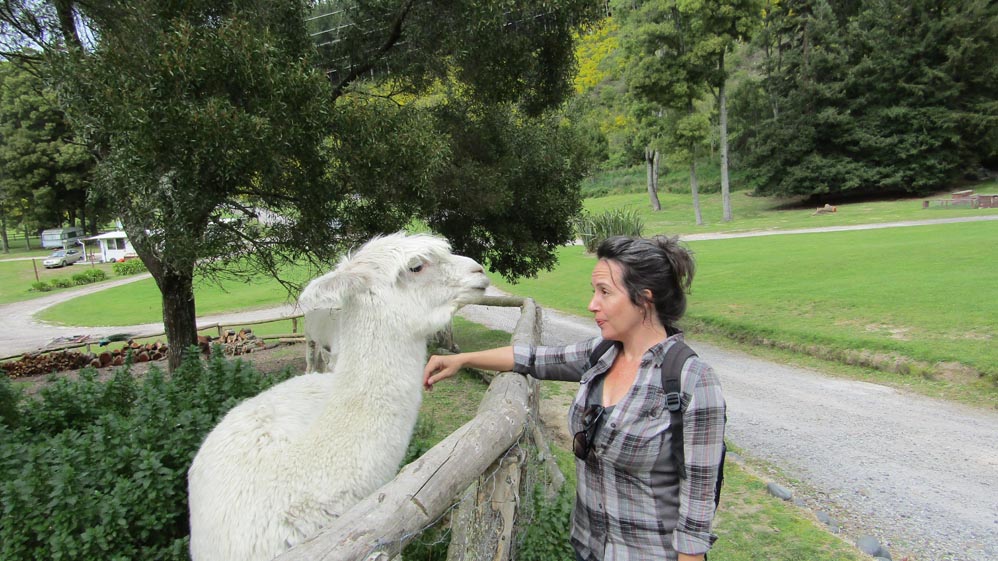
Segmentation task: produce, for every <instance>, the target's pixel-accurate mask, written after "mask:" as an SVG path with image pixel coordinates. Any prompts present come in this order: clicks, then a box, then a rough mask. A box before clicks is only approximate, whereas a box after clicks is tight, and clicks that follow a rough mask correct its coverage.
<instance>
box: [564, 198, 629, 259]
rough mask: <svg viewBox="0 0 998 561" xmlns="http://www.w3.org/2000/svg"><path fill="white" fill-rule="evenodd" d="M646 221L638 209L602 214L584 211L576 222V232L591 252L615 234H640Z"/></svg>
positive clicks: (610, 211) (611, 211)
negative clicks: (642, 218) (639, 214)
mask: <svg viewBox="0 0 998 561" xmlns="http://www.w3.org/2000/svg"><path fill="white" fill-rule="evenodd" d="M644 228H645V225H644V221H642V220H641V217H640V216H638V211H637V210H633V209H632V210H608V211H606V212H603V213H601V214H596V215H593V214H589V213H584V214H583V215H582V216H581V217H580V218H579V219H578V220H576V222H575V232H576V234H578V236H579V238H580V239H581V240H582V244H583V245H584V246H585V247H586V251H588V252H589V253H595V252H596V249H597V248H598V247H599V245H600V244H601V243H603V240H605V239H607V238H611V237H613V236H640V235H641V232H642V231H643V230H644Z"/></svg>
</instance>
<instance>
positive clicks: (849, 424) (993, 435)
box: [460, 306, 998, 561]
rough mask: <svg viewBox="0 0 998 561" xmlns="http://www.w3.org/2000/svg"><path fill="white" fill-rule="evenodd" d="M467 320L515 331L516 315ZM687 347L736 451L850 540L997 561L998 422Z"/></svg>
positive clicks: (476, 314)
mask: <svg viewBox="0 0 998 561" xmlns="http://www.w3.org/2000/svg"><path fill="white" fill-rule="evenodd" d="M460 315H462V316H463V317H465V318H467V319H469V320H472V321H474V322H476V323H482V324H484V325H487V326H489V327H491V328H493V329H502V330H505V331H512V329H513V326H514V324H515V321H516V318H517V317H518V315H519V311H518V310H516V309H515V308H500V307H490V306H467V307H465V308H464V309H463V310H462V311H461V312H460ZM543 316H544V331H543V337H542V341H543V342H544V343H545V344H560V343H567V342H572V341H577V340H579V339H582V338H586V337H591V336H594V335H596V334H597V333H598V330H597V329H596V326H595V324H594V323H593V322H592V321H591V320H590V319H588V318H579V317H574V316H570V315H566V314H562V313H558V312H554V311H552V310H544V312H543ZM690 344H691V346H693V347H694V348H695V349H696V350H697V351H698V353H699V354H700V356H702V357H703V358H704V359H705V360H706V361H707V362H709V363H710V364H711V365H712V366H713V367H714V368H715V369H716V370H717V372H718V374H719V375H720V377H721V381H722V383H723V384H724V394H725V398H726V399H727V402H728V431H727V434H728V438H729V439H730V441H731V442H733V443H734V444H736V445H737V446H738V447H739V448H741V449H742V450H744V453H745V455H747V456H751V457H754V458H758V459H761V460H764V461H766V462H768V463H770V464H772V465H773V466H774V467H776V468H778V469H779V470H781V471H782V473H783V475H784V476H785V477H786V480H784V481H782V482H781V483H783V484H784V485H786V486H788V487H790V488H791V489H793V491H794V494H795V497H796V498H801V499H803V500H804V502H805V503H806V504H807V506H808V507H809V508H810V509H811V510H813V511H815V512H817V511H824V512H827V513H830V514H831V516H832V517H833V518H834V519H835V520H836V521H837V522H838V524H839V526H840V527H841V528H842V530H843V532H844V534H845V537H846V538H847V539H849V540H850V541H854V540H855V539H856V538H858V537H859V536H861V535H865V534H869V535H873V536H875V537H877V538H878V539H879V540H880V543H881V544H882V545H884V547H886V548H888V549H889V550H890V551H891V554H892V555H893V558H894V559H895V560H899V559H902V558H904V557H907V558H908V559H909V561H957V560H959V561H996V560H998V413H996V412H993V411H985V410H979V409H973V408H969V407H964V406H961V405H956V404H953V403H949V402H946V401H940V400H934V399H929V398H926V397H922V396H919V395H915V394H911V393H907V392H903V391H898V390H895V389H892V388H888V387H885V386H880V385H876V384H870V383H866V382H857V381H852V380H846V379H840V378H833V377H829V376H827V375H824V374H822V373H820V372H817V371H814V370H809V369H805V368H797V367H790V366H784V365H781V364H777V363H773V362H769V361H766V360H761V359H757V358H754V357H752V356H750V355H747V354H744V353H741V352H737V351H731V350H728V349H723V348H720V347H716V346H714V345H710V344H707V343H702V342H698V341H690ZM787 481H799V482H800V483H798V484H796V485H794V484H792V483H788V482H787Z"/></svg>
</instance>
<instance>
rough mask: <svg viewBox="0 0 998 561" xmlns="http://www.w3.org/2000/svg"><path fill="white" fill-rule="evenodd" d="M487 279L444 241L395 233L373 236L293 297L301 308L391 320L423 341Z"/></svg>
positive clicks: (478, 293)
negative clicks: (388, 318)
mask: <svg viewBox="0 0 998 561" xmlns="http://www.w3.org/2000/svg"><path fill="white" fill-rule="evenodd" d="M488 285H489V280H488V277H486V276H485V271H484V269H483V268H482V266H481V265H480V264H478V263H477V262H476V261H474V260H473V259H469V258H467V257H463V256H460V255H454V254H452V253H451V252H450V245H449V244H448V243H447V241H446V240H444V239H441V238H438V237H435V236H430V235H425V234H415V235H407V234H405V233H402V232H399V233H396V234H391V235H387V236H382V237H376V238H374V239H372V240H370V241H368V242H367V243H365V244H364V245H363V246H361V248H360V249H358V250H357V251H355V252H353V253H351V254H349V255H347V256H346V257H344V258H343V259H342V260H341V261H340V263H339V265H337V267H336V268H335V269H334V270H332V271H331V272H329V273H326V274H325V275H322V276H321V277H318V278H316V279H314V280H313V281H312V282H310V283H309V284H308V285H307V286H306V287H305V289H304V290H303V291H302V293H301V296H300V297H299V298H298V303H299V305H300V306H301V308H302V310H304V311H306V312H309V311H312V310H319V309H328V310H333V312H334V313H343V312H346V311H348V310H349V311H354V312H357V313H359V314H366V315H368V316H380V315H384V316H390V317H391V318H392V321H393V322H402V324H401V325H398V324H393V325H391V326H389V327H391V328H392V329H402V330H406V331H408V332H412V333H413V334H414V335H418V336H420V337H426V336H429V335H431V334H433V333H434V332H436V331H438V330H440V329H441V328H443V327H444V326H446V325H447V323H448V322H449V321H450V318H451V316H452V315H453V314H454V312H455V311H456V310H457V308H458V307H460V306H461V305H462V304H466V303H468V302H472V301H474V300H476V299H477V298H479V297H480V296H481V295H482V294H484V292H485V288H486V287H487V286H488Z"/></svg>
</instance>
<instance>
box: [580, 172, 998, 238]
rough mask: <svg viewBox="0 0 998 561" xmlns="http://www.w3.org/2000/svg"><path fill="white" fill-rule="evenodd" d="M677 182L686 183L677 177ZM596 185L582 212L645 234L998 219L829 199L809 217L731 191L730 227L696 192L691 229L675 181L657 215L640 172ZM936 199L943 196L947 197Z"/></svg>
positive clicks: (689, 210)
mask: <svg viewBox="0 0 998 561" xmlns="http://www.w3.org/2000/svg"><path fill="white" fill-rule="evenodd" d="M670 177H671V175H670ZM677 177H678V176H677ZM678 178H679V179H681V180H683V181H688V180H686V179H685V178H683V177H678ZM596 181H602V184H603V185H604V187H603V189H602V190H604V191H608V192H609V193H610V194H608V195H605V196H600V197H591V198H587V199H586V200H585V202H584V203H583V204H584V207H585V209H586V210H587V211H588V212H591V213H593V214H598V213H601V212H606V211H608V210H614V209H624V210H635V211H637V213H638V216H639V217H640V218H641V219H642V220H643V221H644V224H645V235H651V234H669V235H675V234H700V233H716V232H731V233H734V232H751V231H765V230H794V229H799V228H820V227H826V226H847V225H855V224H875V223H881V222H898V221H908V220H930V219H934V218H955V217H965V216H986V215H998V208H990V209H970V208H965V207H946V208H943V207H930V208H928V209H923V208H922V199H917V198H909V199H892V200H883V201H867V202H859V203H848V202H846V203H839V202H837V201H836V200H835V199H834V198H832V199H829V200H828V201H823V202H822V204H823V203H824V202H828V203H829V204H832V205H835V206H836V207H837V208H838V212H836V213H834V214H819V215H816V216H812V214H813V213H814V210H815V209H814V207H811V206H808V207H806V208H802V207H800V206H795V205H799V202H798V201H797V200H795V199H780V198H773V197H750V196H747V194H746V193H747V191H734V192H732V194H731V208H732V215H733V217H734V219H733V220H732V221H730V222H723V221H722V216H723V213H722V204H721V194H720V193H717V192H714V193H700V210H701V213H702V215H703V219H704V225H702V226H697V225H696V223H695V221H694V213H693V201H692V198H691V196H690V193H689V187H688V185H684V184H682V183H679V184H676V179H669V180H668V181H667V182H663V183H662V184H660V188H661V187H662V186H663V185H667V184H672V185H675V186H676V188H677V189H685V190H681V191H677V192H674V193H670V192H666V191H664V190H663V191H662V192H660V193H659V202H660V203H661V205H662V210H661V211H660V212H654V211H652V210H651V206H650V203H649V199H648V194H647V192H646V191H645V183H644V182H645V178H644V171H643V170H633V169H632V170H631V171H626V170H625V171H618V172H614V173H612V174H608V177H606V178H603V179H601V178H599V177H597V179H596ZM733 181H734V180H733ZM736 187H737V185H736ZM976 189H977V190H978V192H981V193H995V192H998V181H991V182H988V183H985V184H981V185H979V186H977V187H976ZM940 196H945V197H948V194H947V195H940Z"/></svg>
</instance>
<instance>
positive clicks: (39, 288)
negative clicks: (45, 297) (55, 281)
mask: <svg viewBox="0 0 998 561" xmlns="http://www.w3.org/2000/svg"><path fill="white" fill-rule="evenodd" d="M31 290H34V291H35V292H48V291H50V290H52V285H50V284H49V283H47V282H45V281H42V280H40V281H35V282H33V283H31Z"/></svg>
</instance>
